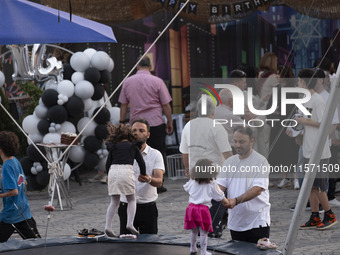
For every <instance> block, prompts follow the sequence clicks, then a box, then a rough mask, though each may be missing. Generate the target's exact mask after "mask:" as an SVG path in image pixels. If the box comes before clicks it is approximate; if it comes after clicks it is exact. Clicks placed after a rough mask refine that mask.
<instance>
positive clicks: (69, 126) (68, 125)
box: [56, 121, 76, 134]
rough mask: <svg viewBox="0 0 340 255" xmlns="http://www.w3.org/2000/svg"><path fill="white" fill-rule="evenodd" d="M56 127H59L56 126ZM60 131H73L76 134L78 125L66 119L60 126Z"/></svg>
mask: <svg viewBox="0 0 340 255" xmlns="http://www.w3.org/2000/svg"><path fill="white" fill-rule="evenodd" d="M56 129H58V128H57V127H56ZM58 133H60V134H61V133H73V134H75V133H76V127H75V126H74V125H73V124H72V123H71V122H69V121H65V122H63V123H62V124H61V125H60V127H59V130H58Z"/></svg>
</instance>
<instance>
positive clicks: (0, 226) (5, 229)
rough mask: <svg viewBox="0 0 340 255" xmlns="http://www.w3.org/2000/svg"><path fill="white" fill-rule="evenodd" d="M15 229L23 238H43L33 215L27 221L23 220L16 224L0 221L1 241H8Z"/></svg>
mask: <svg viewBox="0 0 340 255" xmlns="http://www.w3.org/2000/svg"><path fill="white" fill-rule="evenodd" d="M13 225H14V226H15V227H13ZM15 230H17V231H18V234H19V235H20V236H21V237H22V239H29V238H41V236H40V235H39V232H38V229H37V224H36V223H35V220H34V219H33V217H32V218H30V219H28V220H27V221H21V222H18V223H14V224H10V223H4V222H0V242H1V243H3V242H7V240H8V239H9V238H10V237H11V235H12V234H13V232H14V231H15Z"/></svg>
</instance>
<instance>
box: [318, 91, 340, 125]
mask: <svg viewBox="0 0 340 255" xmlns="http://www.w3.org/2000/svg"><path fill="white" fill-rule="evenodd" d="M319 95H320V96H322V98H323V100H324V102H325V104H327V101H328V98H329V93H328V91H327V90H324V91H322V92H321V93H319ZM338 123H339V113H338V107H336V108H335V112H334V116H333V119H332V124H338Z"/></svg>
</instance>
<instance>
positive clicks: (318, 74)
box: [314, 68, 326, 79]
mask: <svg viewBox="0 0 340 255" xmlns="http://www.w3.org/2000/svg"><path fill="white" fill-rule="evenodd" d="M314 77H315V78H319V79H325V78H326V75H325V72H324V71H323V70H321V69H320V68H317V69H315V74H314Z"/></svg>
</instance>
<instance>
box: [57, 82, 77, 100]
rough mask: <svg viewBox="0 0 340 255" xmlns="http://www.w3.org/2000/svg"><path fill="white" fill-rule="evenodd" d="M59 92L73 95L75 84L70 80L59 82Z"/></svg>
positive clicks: (68, 95)
mask: <svg viewBox="0 0 340 255" xmlns="http://www.w3.org/2000/svg"><path fill="white" fill-rule="evenodd" d="M58 92H59V94H62V95H64V96H67V97H71V96H73V94H74V84H73V83H72V82H71V81H69V80H62V81H61V82H59V84H58Z"/></svg>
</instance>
